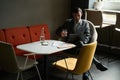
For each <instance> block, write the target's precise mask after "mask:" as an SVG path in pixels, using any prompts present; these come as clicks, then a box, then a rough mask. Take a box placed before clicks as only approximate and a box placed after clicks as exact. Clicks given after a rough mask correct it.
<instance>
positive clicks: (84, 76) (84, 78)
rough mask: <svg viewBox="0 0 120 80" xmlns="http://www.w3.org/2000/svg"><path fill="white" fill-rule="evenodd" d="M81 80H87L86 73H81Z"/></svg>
mask: <svg viewBox="0 0 120 80" xmlns="http://www.w3.org/2000/svg"><path fill="white" fill-rule="evenodd" d="M82 80H89V77H88V73H87V72H85V73H83V76H82Z"/></svg>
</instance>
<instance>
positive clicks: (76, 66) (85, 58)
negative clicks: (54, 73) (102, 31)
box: [53, 41, 97, 80]
mask: <svg viewBox="0 0 120 80" xmlns="http://www.w3.org/2000/svg"><path fill="white" fill-rule="evenodd" d="M96 46H97V41H94V42H92V43H89V44H85V45H84V46H83V47H81V48H80V52H79V55H78V56H77V58H73V57H68V58H64V59H61V60H58V61H56V62H54V63H53V65H54V66H55V67H56V68H58V69H60V70H62V71H65V72H67V75H68V73H72V78H73V74H75V75H80V74H83V73H85V72H87V71H89V69H90V67H91V64H92V60H93V57H94V54H95V50H96ZM67 75H66V77H65V80H67V79H66V78H67Z"/></svg>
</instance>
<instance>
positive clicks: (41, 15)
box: [0, 0, 71, 36]
mask: <svg viewBox="0 0 120 80" xmlns="http://www.w3.org/2000/svg"><path fill="white" fill-rule="evenodd" d="M70 4H71V3H70V0H0V28H8V27H17V26H18V27H19V26H26V25H36V24H48V26H49V28H50V32H51V34H52V36H54V31H55V29H56V27H57V26H59V25H60V24H62V23H63V21H64V20H65V19H66V18H68V17H69V16H70Z"/></svg>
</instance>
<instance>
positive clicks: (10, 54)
mask: <svg viewBox="0 0 120 80" xmlns="http://www.w3.org/2000/svg"><path fill="white" fill-rule="evenodd" d="M0 66H1V68H2V69H4V70H5V71H7V72H12V73H14V72H18V70H19V68H18V66H17V61H16V57H15V54H14V50H13V47H12V45H11V44H8V43H5V42H2V41H1V42H0Z"/></svg>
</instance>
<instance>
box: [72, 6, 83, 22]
mask: <svg viewBox="0 0 120 80" xmlns="http://www.w3.org/2000/svg"><path fill="white" fill-rule="evenodd" d="M72 15H73V18H74V20H75V22H78V21H79V20H80V19H81V16H82V9H81V8H79V7H76V8H73V9H72Z"/></svg>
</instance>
